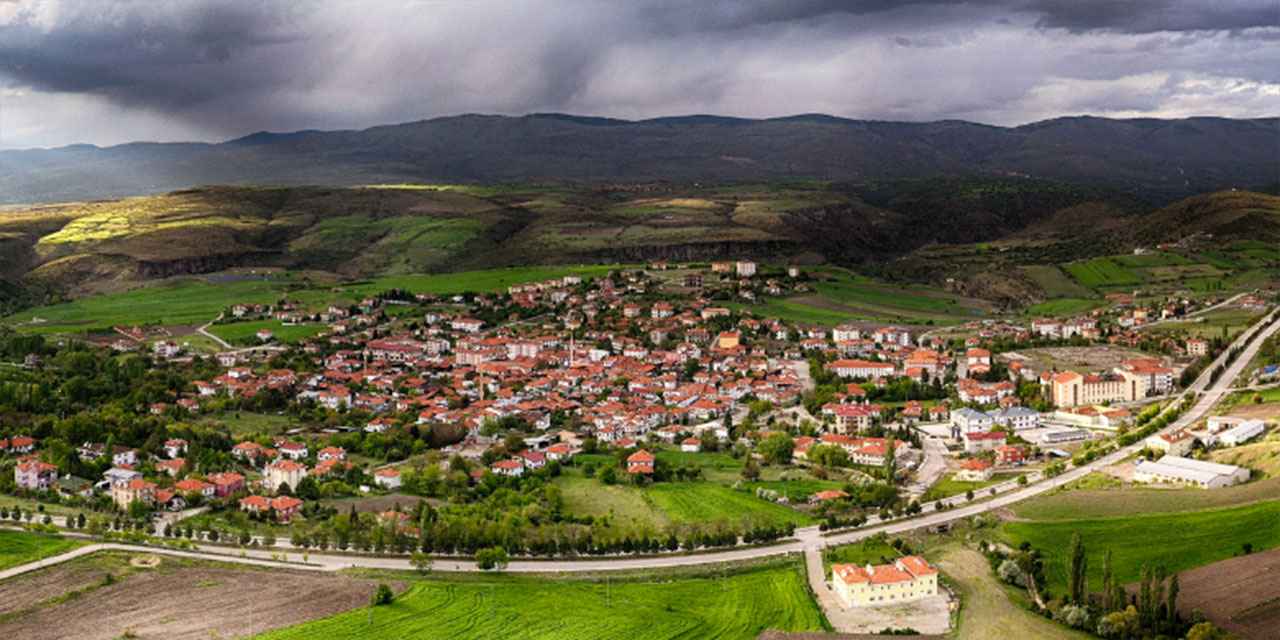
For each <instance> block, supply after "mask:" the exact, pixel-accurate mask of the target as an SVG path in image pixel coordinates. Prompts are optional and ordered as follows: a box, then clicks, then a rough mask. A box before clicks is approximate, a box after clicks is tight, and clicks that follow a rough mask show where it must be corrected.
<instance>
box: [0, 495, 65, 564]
mask: <svg viewBox="0 0 1280 640" xmlns="http://www.w3.org/2000/svg"><path fill="white" fill-rule="evenodd" d="M5 506H7V507H11V506H13V505H11V504H8V503H7V502H6V503H5ZM85 544H87V543H85V542H82V541H80V540H71V539H69V538H60V537H58V536H43V535H38V534H34V533H26V532H22V531H10V530H7V529H0V569H8V568H9V567H16V566H18V565H22V564H26V563H28V562H35V561H36V560H39V559H41V558H48V557H49V556H56V555H58V554H60V553H65V552H67V551H71V550H72V549H76V548H79V547H83V546H84V545H85Z"/></svg>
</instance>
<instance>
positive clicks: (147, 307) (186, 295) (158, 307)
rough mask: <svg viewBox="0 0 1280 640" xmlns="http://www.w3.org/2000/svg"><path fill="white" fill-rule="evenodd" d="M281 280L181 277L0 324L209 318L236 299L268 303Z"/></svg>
mask: <svg viewBox="0 0 1280 640" xmlns="http://www.w3.org/2000/svg"><path fill="white" fill-rule="evenodd" d="M280 284H281V283H272V282H262V281H254V280H234V281H231V282H222V283H213V282H209V281H207V280H203V279H199V278H182V279H177V280H173V281H169V282H163V283H159V284H155V285H150V286H145V287H139V288H137V289H132V290H129V291H122V292H119V293H108V294H105V295H101V296H96V297H93V298H86V299H84V300H76V301H73V302H64V303H61V304H55V305H51V306H45V307H37V308H35V309H28V310H26V311H23V312H21V313H20V314H16V315H14V316H10V317H8V318H3V319H0V322H6V323H14V324H16V323H21V322H28V321H30V320H31V318H32V317H33V316H38V317H40V318H43V319H44V320H46V321H47V322H46V323H44V324H34V325H28V326H27V327H25V328H26V329H27V330H30V331H34V332H37V333H56V332H60V331H82V330H85V329H92V328H104V327H110V326H111V325H113V324H122V325H126V326H130V325H148V324H166V325H167V324H195V323H202V322H208V321H210V320H213V319H214V318H215V317H216V316H217V315H218V312H219V311H220V310H222V309H223V308H225V307H228V306H231V305H233V304H235V303H237V302H246V303H254V304H269V303H272V302H275V301H276V300H278V299H279V298H280Z"/></svg>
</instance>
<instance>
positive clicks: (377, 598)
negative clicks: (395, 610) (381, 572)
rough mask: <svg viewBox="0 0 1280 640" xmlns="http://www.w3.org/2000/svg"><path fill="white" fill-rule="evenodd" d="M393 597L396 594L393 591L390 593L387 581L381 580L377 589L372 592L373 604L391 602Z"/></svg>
mask: <svg viewBox="0 0 1280 640" xmlns="http://www.w3.org/2000/svg"><path fill="white" fill-rule="evenodd" d="M395 598H396V595H395V594H394V593H391V587H388V586H387V583H385V582H383V583H382V584H379V585H378V590H377V591H375V592H373V605H374V606H378V605H383V604H391V601H392V600H395Z"/></svg>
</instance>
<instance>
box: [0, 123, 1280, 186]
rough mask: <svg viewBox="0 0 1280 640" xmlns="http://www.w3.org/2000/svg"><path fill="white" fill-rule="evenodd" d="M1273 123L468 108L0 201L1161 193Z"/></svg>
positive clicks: (1234, 156)
mask: <svg viewBox="0 0 1280 640" xmlns="http://www.w3.org/2000/svg"><path fill="white" fill-rule="evenodd" d="M1278 137H1280V119H1276V118H1267V119H1256V120H1228V119H1221V118H1191V119H1184V120H1153V119H1140V120H1108V119H1104V118H1092V117H1080V118H1059V119H1054V120H1048V121H1044V122H1038V123H1034V124H1029V125H1024V126H1020V127H1009V128H1006V127H994V126H988V125H981V124H974V123H969V122H960V121H943V122H924V123H903V122H870V121H859V120H846V119H841V118H834V117H829V116H821V115H808V116H794V117H788V118H775V119H768V120H745V119H736V118H723V117H714V116H693V117H682V118H659V119H653V120H644V121H639V122H631V121H624V120H612V119H606V118H585V117H575V116H566V115H560V114H538V115H530V116H523V117H505V116H482V115H466V116H456V117H448V118H437V119H434V120H426V121H420V122H410V123H405V124H397V125H389V126H380V127H373V128H370V129H365V130H362V131H329V132H319V131H301V132H294V133H288V134H269V133H259V134H254V135H251V136H246V137H244V138H240V139H237V140H233V141H230V142H226V143H222V144H198V143H172V144H155V143H134V144H126V145H120V146H115V147H108V148H98V147H94V146H90V145H75V146H70V147H63V148H59V149H47V150H46V149H35V150H6V151H0V203H44V202H58V201H67V200H79V199H86V198H103V197H123V196H135V195H145V194H155V193H162V192H166V191H171V190H174V189H182V188H188V187H192V186H195V185H202V184H284V185H305V184H328V185H341V186H352V185H361V184H379V183H402V182H404V183H413V184H455V183H461V184H479V183H495V182H507V181H520V182H521V183H524V184H530V183H536V182H540V181H541V182H546V181H554V182H564V181H568V182H581V181H592V182H600V181H616V182H647V181H653V180H659V181H671V182H693V181H771V180H835V181H846V182H854V181H865V180H880V179H901V178H958V177H988V178H989V177H1008V176H1020V177H1033V178H1040V179H1046V180H1056V181H1062V182H1068V183H1073V184H1080V185H1091V186H1103V187H1110V188H1116V189H1123V190H1126V191H1128V192H1131V193H1135V194H1138V195H1140V196H1142V197H1144V198H1147V199H1150V200H1152V201H1157V202H1171V201H1174V200H1177V199H1179V198H1183V197H1186V196H1189V195H1193V194H1196V193H1203V192H1206V191H1216V190H1222V189H1228V188H1242V189H1248V188H1258V187H1259V185H1263V184H1269V183H1271V182H1274V180H1275V176H1276V174H1277V171H1278V169H1280V158H1277V156H1276V154H1275V145H1276V140H1277V138H1278Z"/></svg>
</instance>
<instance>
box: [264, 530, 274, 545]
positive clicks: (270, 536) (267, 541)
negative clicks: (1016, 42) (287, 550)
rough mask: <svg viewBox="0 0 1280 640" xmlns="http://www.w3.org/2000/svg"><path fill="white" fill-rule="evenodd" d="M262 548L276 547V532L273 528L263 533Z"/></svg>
mask: <svg viewBox="0 0 1280 640" xmlns="http://www.w3.org/2000/svg"><path fill="white" fill-rule="evenodd" d="M262 546H264V547H274V546H276V532H275V530H274V529H272V528H271V527H267V530H266V531H264V532H263V533H262Z"/></svg>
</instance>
